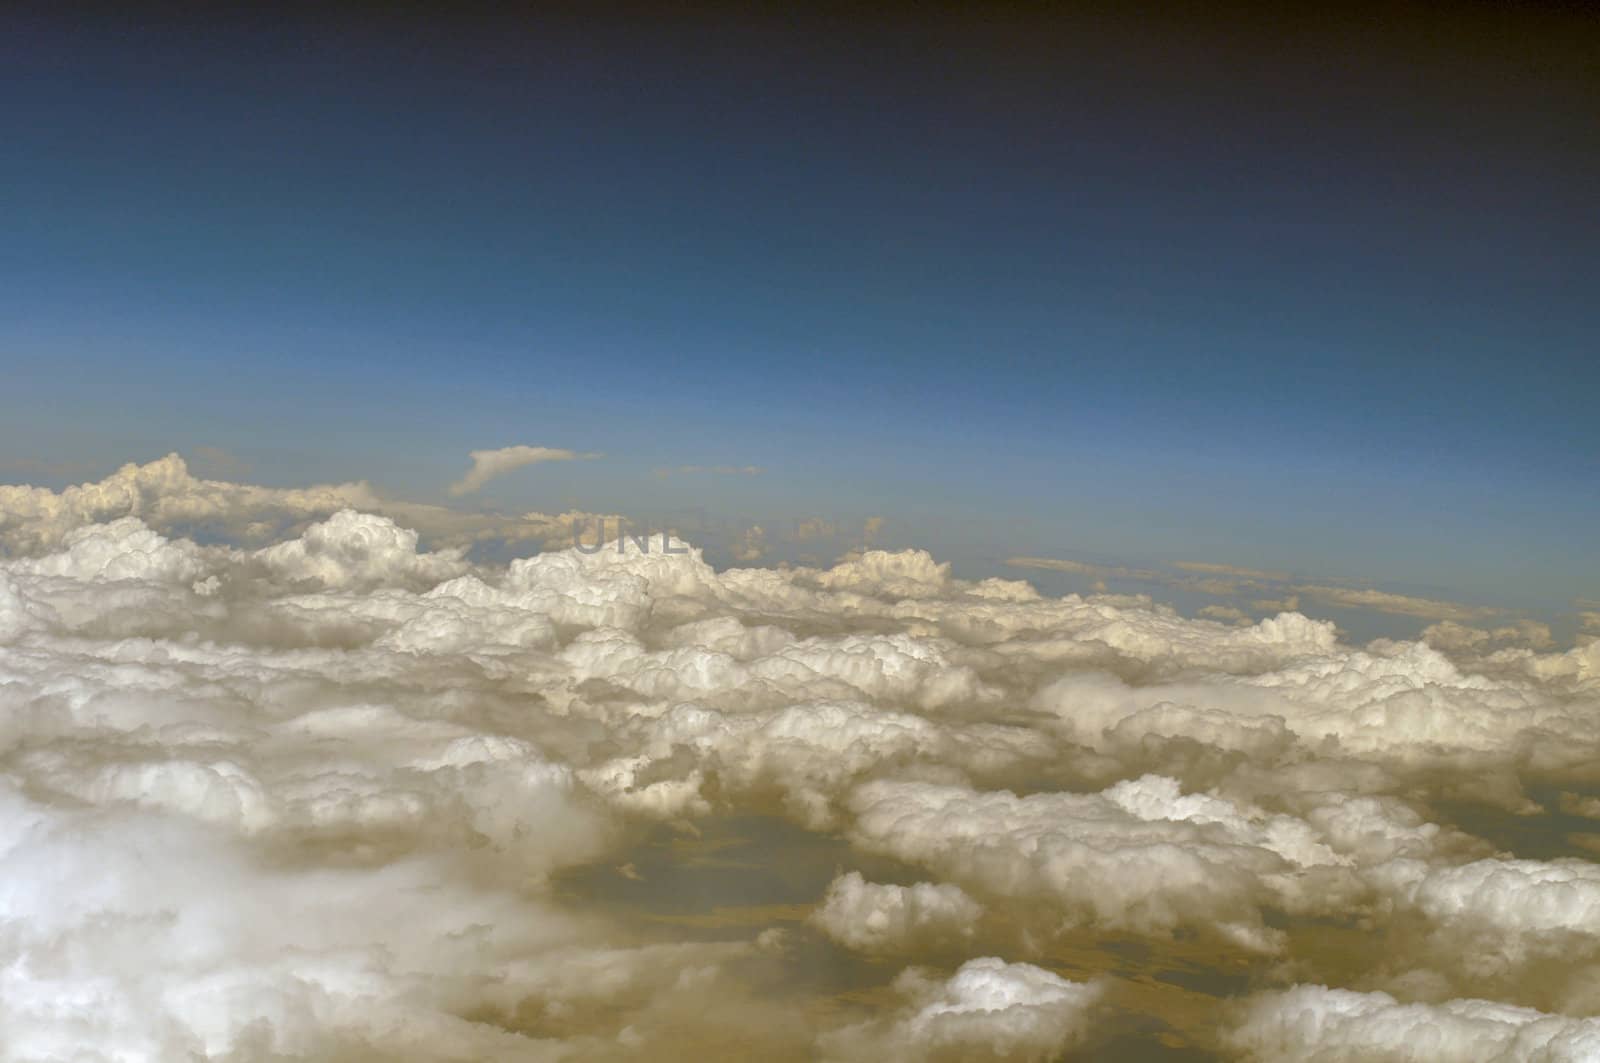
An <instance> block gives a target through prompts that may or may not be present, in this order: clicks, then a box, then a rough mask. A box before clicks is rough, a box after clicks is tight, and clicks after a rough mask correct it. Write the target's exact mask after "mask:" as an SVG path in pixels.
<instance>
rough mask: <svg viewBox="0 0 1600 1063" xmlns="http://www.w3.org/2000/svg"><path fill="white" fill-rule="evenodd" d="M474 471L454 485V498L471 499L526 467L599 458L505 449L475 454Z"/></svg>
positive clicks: (549, 449) (559, 451)
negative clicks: (497, 480)
mask: <svg viewBox="0 0 1600 1063" xmlns="http://www.w3.org/2000/svg"><path fill="white" fill-rule="evenodd" d="M471 457H472V468H470V469H468V470H467V473H466V475H465V476H463V477H461V479H459V480H457V481H456V482H455V483H453V484H451V485H450V493H451V494H452V495H457V496H459V495H470V494H472V493H473V492H474V491H478V490H481V489H482V488H483V485H484V484H486V483H488V482H489V481H490V480H492V479H494V478H495V477H496V476H504V475H505V474H506V473H508V472H511V471H513V470H515V469H520V468H522V467H523V466H525V465H536V464H538V463H539V462H544V461H576V460H578V459H579V458H593V457H597V455H594V454H579V453H577V452H576V451H571V450H562V449H559V448H555V447H529V446H515V447H501V448H500V449H499V450H474V451H473V452H472V454H471Z"/></svg>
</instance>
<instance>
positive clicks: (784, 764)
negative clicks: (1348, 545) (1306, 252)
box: [0, 458, 1600, 1061]
mask: <svg viewBox="0 0 1600 1063" xmlns="http://www.w3.org/2000/svg"><path fill="white" fill-rule="evenodd" d="M486 467H487V466H486ZM475 468H476V466H475ZM486 519H487V518H477V517H472V516H470V515H458V514H452V513H451V512H450V511H448V510H441V509H438V508H437V507H419V506H413V505H410V504H408V503H403V502H397V501H394V500H388V499H384V498H381V497H379V496H377V495H376V494H375V493H374V492H373V491H372V490H371V489H370V488H369V487H367V486H366V485H363V484H351V485H342V486H330V487H318V488H309V489H305V490H280V489H269V488H263V487H256V486H252V485H245V484H236V483H228V482H223V481H208V480H200V479H196V478H194V477H193V476H192V475H190V474H189V472H188V470H187V468H186V467H185V466H184V465H183V463H182V462H181V460H179V459H177V458H168V459H164V460H163V461H160V462H155V463H151V464H149V465H144V466H127V467H125V468H124V469H122V470H120V471H119V472H118V473H117V474H115V475H114V476H113V477H110V478H108V479H107V480H105V481H102V482H100V483H97V484H86V485H83V486H81V487H74V488H68V489H67V490H65V491H61V492H53V491H48V490H44V489H38V488H28V487H8V488H0V543H3V545H4V559H3V560H0V765H3V774H0V864H3V867H0V894H3V897H4V904H3V906H0V1059H3V1060H18V1061H21V1060H106V1061H111V1060H116V1061H125V1060H169V1059H187V1058H196V1059H215V1060H241V1061H243V1060H257V1059H267V1058H307V1059H319V1060H341V1059H351V1060H356V1059H373V1058H387V1059H409V1060H435V1059H437V1060H471V1059H486V1058H490V1059H508V1060H519V1059H527V1060H547V1059H548V1060H579V1059H581V1060H592V1059H600V1060H605V1059H624V1058H628V1059H636V1058H649V1059H680V1058H681V1059H689V1058H694V1059H703V1058H707V1057H710V1058H750V1057H752V1056H764V1057H766V1056H770V1057H771V1058H774V1059H794V1060H806V1059H836V1060H851V1059H867V1058H874V1059H906V1060H912V1059H916V1060H925V1059H952V1060H957V1059H959V1060H967V1059H1040V1060H1043V1059H1055V1058H1060V1057H1061V1056H1062V1054H1063V1053H1066V1052H1070V1051H1077V1052H1081V1053H1083V1054H1084V1055H1085V1056H1086V1057H1087V1058H1127V1057H1128V1056H1131V1055H1136V1054H1137V1052H1139V1051H1154V1050H1155V1046H1165V1047H1166V1048H1176V1049H1187V1050H1192V1051H1194V1052H1198V1053H1201V1054H1205V1055H1210V1056H1211V1057H1213V1058H1242V1059H1260V1060H1268V1059H1271V1060H1278V1059H1283V1060H1289V1059H1296V1060H1300V1059H1328V1060H1344V1059H1352V1060H1353V1059H1395V1060H1411V1059H1418V1060H1420V1059H1430V1060H1431V1059H1494V1060H1581V1059H1592V1058H1595V1052H1596V1047H1595V1046H1596V1037H1597V1036H1600V1035H1597V1034H1596V1032H1595V1026H1594V1024H1595V1022H1596V1019H1595V1018H1594V1016H1596V1015H1597V1014H1600V864H1596V863H1595V862H1594V860H1595V858H1596V856H1597V855H1600V811H1597V810H1600V722H1597V721H1600V642H1596V641H1580V642H1579V644H1578V645H1576V646H1574V647H1572V648H1570V649H1551V648H1550V641H1551V640H1550V637H1549V633H1548V631H1546V632H1542V633H1541V632H1536V631H1528V630H1524V629H1521V628H1517V627H1515V626H1506V627H1502V628H1496V629H1494V630H1491V631H1483V632H1478V633H1477V634H1474V632H1475V631H1476V630H1477V629H1472V628H1468V627H1466V626H1465V625H1464V624H1462V623H1461V622H1459V621H1454V620H1450V621H1444V622H1441V623H1440V624H1438V625H1435V626H1434V627H1433V628H1430V629H1429V635H1428V637H1427V639H1426V640H1425V641H1415V642H1399V641H1388V640H1379V641H1376V642H1373V643H1370V644H1368V645H1365V646H1354V645H1349V644H1346V643H1345V642H1342V641H1341V640H1340V637H1339V635H1338V633H1337V631H1336V629H1335V628H1334V626H1333V625H1332V624H1331V623H1329V622H1327V621H1326V620H1321V619H1316V618H1313V617H1309V616H1306V615H1302V614H1301V613H1298V612H1282V613H1280V614H1276V615H1272V616H1269V617H1265V618H1263V619H1260V620H1258V621H1255V622H1246V623H1244V624H1240V623H1238V622H1237V621H1238V618H1237V617H1227V618H1225V619H1227V620H1228V621H1229V622H1227V623H1223V622H1218V621H1216V620H1212V619H1193V618H1187V617H1184V616H1182V615H1179V614H1178V613H1177V612H1176V611H1175V610H1173V609H1171V608H1169V607H1166V606H1162V605H1159V604H1156V603H1155V602H1153V601H1151V600H1150V599H1149V598H1146V597H1143V596H1118V595H1109V594H1091V595H1066V596H1063V597H1047V596H1043V595H1041V594H1040V593H1038V591H1036V590H1035V589H1034V588H1033V587H1032V586H1030V585H1029V584H1027V583H1024V582H1020V581H1012V580H1002V579H988V580H977V581H974V580H963V579H960V578H958V577H957V576H956V575H954V574H953V572H952V570H951V568H950V566H949V565H948V564H945V563H942V562H940V561H938V560H937V559H935V558H934V557H932V556H930V555H928V554H927V553H925V552H922V551H915V550H911V551H900V552H889V551H882V550H860V551H857V552H855V553H853V554H851V555H850V556H848V557H847V558H845V559H843V560H841V561H840V562H838V563H837V564H834V565H832V566H829V567H802V566H789V567H783V568H757V567H750V568H731V569H725V570H720V571H719V570H717V569H715V568H713V567H712V566H711V565H709V564H707V563H706V561H705V560H704V557H703V556H702V555H701V554H700V552H699V551H698V550H697V549H695V548H694V547H692V546H691V545H690V544H687V543H682V542H678V541H676V540H673V539H670V538H667V539H663V538H662V537H661V536H659V535H657V536H655V537H654V538H653V539H651V540H649V543H648V549H644V548H641V546H640V545H639V544H638V543H637V542H634V541H632V540H619V541H616V542H612V543H609V544H607V545H606V546H605V547H604V548H603V549H600V550H597V551H596V550H591V549H583V550H580V549H574V548H570V547H569V546H566V545H564V544H563V543H562V541H561V539H560V536H559V534H558V531H557V529H556V527H555V521H556V518H541V517H539V516H538V515H536V514H530V515H527V516H525V517H523V518H509V519H499V518H496V519H497V520H501V523H498V524H495V525H492V526H491V525H490V524H487V523H483V521H484V520H486ZM541 521H542V522H543V523H541ZM486 534H496V535H502V536H503V537H504V539H505V540H506V541H510V542H516V543H523V544H527V546H528V549H527V550H525V551H524V556H520V557H516V558H515V559H513V560H510V561H508V562H505V563H495V564H488V563H483V562H479V561H476V560H473V555H472V554H471V553H470V551H469V550H468V547H470V546H471V545H472V544H473V543H474V542H475V541H477V540H478V537H479V536H482V535H486ZM541 546H542V547H544V549H542V550H539V549H537V548H538V547H541ZM1190 567H1191V569H1192V570H1193V571H1194V572H1195V573H1196V574H1197V575H1198V576H1201V577H1204V578H1222V577H1226V578H1255V577H1254V575H1250V574H1244V573H1223V572H1220V571H1218V570H1215V569H1214V568H1213V567H1195V566H1190ZM1309 597H1311V595H1309V594H1308V598H1309Z"/></svg>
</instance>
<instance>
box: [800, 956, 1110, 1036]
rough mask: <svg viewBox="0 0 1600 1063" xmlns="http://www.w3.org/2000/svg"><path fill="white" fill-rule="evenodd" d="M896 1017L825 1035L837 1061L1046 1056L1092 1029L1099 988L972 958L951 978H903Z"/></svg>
mask: <svg viewBox="0 0 1600 1063" xmlns="http://www.w3.org/2000/svg"><path fill="white" fill-rule="evenodd" d="M896 988H897V989H898V990H899V991H900V993H901V994H902V995H903V996H904V997H906V998H907V1004H906V1005H905V1007H904V1008H903V1010H902V1011H901V1012H900V1013H898V1014H897V1015H895V1016H893V1017H892V1018H889V1019H887V1020H880V1021H878V1022H875V1023H867V1024H863V1025H861V1026H855V1027H851V1028H848V1029H845V1030H840V1031H837V1032H835V1033H833V1034H830V1035H828V1036H827V1037H825V1038H823V1040H822V1043H821V1046H820V1047H821V1048H822V1056H823V1058H825V1059H830V1060H906V1061H910V1060H930V1061H931V1060H950V1061H955V1060H983V1059H991V1060H997V1059H1005V1060H1045V1059H1049V1058H1053V1057H1054V1056H1056V1055H1057V1054H1058V1053H1059V1052H1061V1050H1062V1049H1064V1048H1066V1047H1068V1046H1070V1045H1072V1044H1074V1043H1076V1042H1078V1041H1080V1040H1081V1039H1082V1038H1083V1037H1084V1035H1085V1034H1086V1033H1087V1032H1088V1023H1089V1019H1090V1015H1091V1013H1092V1009H1093V1006H1094V1004H1095V1002H1096V1001H1097V1000H1098V999H1099V996H1100V987H1099V986H1096V985H1092V984H1088V985H1086V984H1082V983H1075V982H1069V981H1067V980H1066V979H1064V978H1061V977H1059V976H1058V975H1055V974H1053V973H1051V972H1050V971H1046V970H1043V969H1041V968H1039V967H1035V966H1033V965H1032V964H1027V963H1006V962H1004V961H1003V960H999V959H996V958H994V957H984V958H981V959H975V960H969V961H967V962H966V963H964V964H962V966H961V968H960V969H959V970H958V971H956V973H955V974H953V975H952V976H951V977H950V978H949V979H948V980H946V981H944V982H937V981H933V980H930V979H929V978H928V977H927V976H926V975H925V974H924V973H923V972H921V971H918V970H915V969H913V970H910V971H907V972H906V974H905V975H903V976H901V978H900V979H898V980H897V982H896Z"/></svg>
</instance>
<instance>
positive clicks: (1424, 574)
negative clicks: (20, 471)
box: [0, 12, 1600, 610]
mask: <svg viewBox="0 0 1600 1063" xmlns="http://www.w3.org/2000/svg"><path fill="white" fill-rule="evenodd" d="M8 17H9V18H10V19H11V20H12V21H11V24H9V25H7V26H6V27H5V32H4V33H3V34H0V142H3V143H4V144H5V149H4V151H3V153H0V210H3V212H4V218H5V224H4V229H5V237H4V239H3V240H0V366H3V370H4V378H5V382H6V383H5V387H4V392H3V394H0V458H7V459H10V460H11V461H12V463H13V465H14V466H15V467H17V468H22V467H23V466H24V465H28V464H30V463H31V464H32V466H33V467H53V468H58V469H60V470H62V471H61V474H60V475H59V476H58V477H57V479H58V480H60V481H63V482H64V481H65V480H67V479H72V478H74V477H73V476H71V475H69V474H68V472H67V470H68V469H69V468H70V469H77V468H86V469H90V470H93V472H94V474H96V475H98V474H100V473H103V472H105V471H108V470H109V469H110V468H111V467H114V466H115V465H117V464H119V463H121V462H122V461H125V460H147V459H149V458H152V457H156V456H159V455H160V454H163V453H166V452H167V451H170V450H178V451H180V452H190V451H192V450H193V449H194V448H197V447H201V446H210V447H217V448H221V449H223V450H225V451H227V452H229V453H230V454H233V455H236V456H237V457H238V458H239V459H240V460H241V461H242V462H244V463H246V464H247V465H248V466H249V467H250V469H251V471H252V475H253V476H254V477H255V478H256V479H259V480H262V481H263V482H273V483H285V484H287V483H308V482H313V481H326V480H342V479H353V478H369V479H371V480H373V481H374V482H375V483H377V484H379V485H380V486H381V487H383V488H384V489H386V490H389V491H392V492H394V493H396V494H399V495H404V496H406V497H414V498H425V499H435V498H436V499H442V498H443V493H444V488H445V485H446V484H448V483H449V482H450V481H451V480H453V479H455V478H456V477H457V476H459V475H460V473H461V471H462V469H463V467H464V465H465V461H466V459H465V455H466V452H467V451H469V450H472V449H478V448H485V447H498V446H504V445H509V444H513V443H530V444H535V445H544V446H552V447H570V448H573V449H575V450H582V451H599V452H603V453H604V454H605V455H606V457H605V458H604V459H600V460H596V461H591V462H582V463H572V464H570V465H564V466H559V467H558V466H554V465H549V466H537V467H535V468H533V469H529V470H525V471H523V472H521V473H518V474H516V475H513V476H508V477H506V478H504V479H503V480H500V481H497V482H496V483H495V484H493V485H492V486H491V487H490V488H489V489H488V490H486V491H485V493H484V496H483V499H482V503H483V504H490V505H498V506H504V507H507V508H517V507H521V508H542V509H554V508H558V507H565V506H567V505H575V506H582V507H584V508H589V509H596V510H603V511H617V510H621V511H629V510H630V507H631V508H633V509H642V510H649V509H661V508H664V507H666V506H669V505H673V504H682V503H685V502H692V503H693V504H698V505H704V506H706V507H707V508H709V509H713V510H718V511H723V512H733V513H749V514H761V515H767V514H774V513H784V514H795V515H799V514H805V513H821V514H858V515H860V514H868V513H881V514H883V515H885V516H886V517H888V518H889V520H890V522H891V527H892V529H893V531H894V538H895V539H896V540H897V541H899V542H901V543H907V544H916V545H928V546H931V547H933V548H935V549H936V550H937V549H941V548H943V549H946V550H948V551H950V552H952V553H953V554H954V556H955V559H956V560H957V562H958V564H961V563H970V564H972V565H974V566H978V565H982V564H985V563H992V562H993V561H995V560H996V559H1003V558H1004V557H1006V556H1008V555H1011V554H1019V553H1020V554H1035V555H1040V554H1042V555H1052V556H1054V555H1059V556H1083V555H1088V554H1101V555H1106V556H1116V557H1123V558H1127V559H1131V560H1140V559H1204V560H1212V561H1221V562H1229V563H1233V564H1240V565H1252V566H1258V567H1270V568H1289V569H1293V570H1296V571H1308V572H1320V573H1330V574H1335V575H1342V576H1345V577H1349V578H1352V579H1370V580H1374V581H1386V582H1388V583H1395V584H1406V585H1414V586H1420V587H1431V588H1445V589H1448V590H1450V591H1451V592H1453V593H1456V594H1460V595H1462V596H1465V597H1467V598H1469V599H1482V600H1488V601H1495V602H1503V603H1506V604H1511V605H1515V606H1518V607H1531V608H1541V609H1547V610H1548V609H1559V608H1566V607H1568V606H1569V605H1570V603H1571V600H1572V599H1573V598H1574V597H1575V596H1585V595H1586V596H1589V597H1600V547H1597V545H1596V544H1597V543H1600V536H1596V534H1595V528H1596V526H1597V518H1600V490H1597V487H1600V414H1597V412H1596V396H1600V357H1597V354H1600V352H1597V350H1596V339H1595V337H1596V335H1597V334H1600V299H1596V298H1595V276H1596V265H1597V262H1596V257H1597V256H1596V250H1595V249H1596V248H1597V247H1600V221H1597V208H1596V197H1595V195H1594V189H1595V188H1597V187H1600V165H1597V154H1600V152H1597V149H1596V143H1595V138H1594V136H1593V126H1592V120H1593V102H1594V99H1595V98H1596V96H1595V91H1596V88H1597V86H1596V83H1595V75H1594V74H1593V71H1592V68H1589V67H1587V66H1586V65H1585V64H1584V63H1583V62H1582V53H1581V49H1580V48H1579V47H1578V46H1577V45H1578V42H1574V41H1570V40H1568V41H1567V43H1565V44H1564V43H1563V41H1564V40H1566V37H1565V36H1564V33H1565V28H1566V27H1565V24H1564V23H1562V22H1561V21H1560V19H1559V18H1558V17H1557V16H1540V15H1538V14H1537V13H1530V14H1527V15H1526V16H1525V20H1524V21H1519V22H1517V23H1515V24H1514V25H1511V26H1510V27H1509V28H1508V27H1507V26H1505V25H1501V24H1499V23H1498V22H1496V21H1495V20H1496V19H1497V18H1501V17H1509V16H1496V15H1493V14H1492V13H1488V12H1478V13H1476V14H1474V15H1472V16H1471V17H1470V18H1468V17H1462V18H1460V19H1457V20H1455V21H1454V22H1452V23H1451V25H1450V26H1448V27H1441V26H1440V25H1438V24H1435V23H1432V22H1429V21H1427V20H1426V19H1424V18H1422V17H1421V16H1419V17H1418V19H1417V20H1416V22H1415V24H1414V25H1413V24H1412V23H1409V22H1404V21H1402V22H1401V23H1399V24H1398V25H1389V26H1387V27H1386V28H1385V32H1384V34H1383V35H1382V36H1381V38H1377V37H1374V36H1373V33H1372V32H1370V29H1371V28H1370V27H1369V26H1368V25H1367V24H1366V23H1362V22H1360V21H1359V20H1356V19H1352V21H1351V23H1350V24H1349V25H1339V26H1333V27H1316V29H1317V31H1318V32H1316V33H1312V32H1310V30H1311V27H1306V26H1299V25H1295V24H1293V23H1291V22H1285V23H1281V24H1275V25H1272V26H1265V25H1260V24H1255V23H1249V22H1240V23H1237V24H1235V23H1226V24H1222V25H1219V26H1213V27H1209V28H1207V29H1206V30H1205V31H1204V32H1201V31H1199V30H1198V29H1197V27H1195V26H1193V25H1189V24H1186V23H1184V22H1182V21H1181V20H1177V19H1171V20H1166V21H1157V22H1154V23H1148V24H1140V25H1134V24H1131V23H1125V22H1120V21H1116V20H1111V19H1106V18H1090V17H1089V16H1082V17H1080V18H1071V19H1069V18H1065V17H1063V18H1061V19H1060V20H1058V21H1055V22H1051V23H1048V24H1041V23H1035V24H1022V23H1018V24H1010V23H1008V22H1006V21H1005V20H1002V19H991V20H988V21H984V22H977V21H969V22H963V21H961V20H959V19H954V18H951V19H945V20H940V19H925V20H918V21H912V20H911V19H910V18H909V17H900V16H886V17H884V18H883V19H881V20H879V21H874V22H870V23H867V22H849V23H847V22H836V23H829V22H822V21H818V22H817V23H815V24H803V25H802V24H794V23H787V24H779V23H776V22H773V23H765V22H756V21H749V22H743V23H737V24H735V23H732V22H730V21H728V20H725V19H724V20H708V21H705V22H697V23H689V22H674V23H672V24H661V23H656V24H639V25H634V26H632V27H631V28H627V29H623V28H618V26H619V25H620V23H619V24H607V25H600V24H598V23H595V24H588V25H582V24H577V23H538V22H525V23H516V24H510V23H489V22H465V23H463V24H461V25H460V26H457V27H454V28H452V29H451V30H450V31H449V32H444V31H441V30H440V29H439V27H438V26H436V25H431V24H420V23H413V22H410V21H407V20H405V19H393V20H389V21H385V22H384V23H382V24H363V23H358V22H355V21H353V20H352V19H349V18H331V17H330V18H329V19H327V20H325V21H321V22H312V21H308V22H291V21H288V20H285V21H282V22H276V23H273V24H271V25H267V24H264V23H253V22H238V23H233V24H224V25H213V26H207V27H200V26H198V25H196V24H192V23H179V22H173V23H167V24H149V25H139V26H136V25H133V24H130V23H118V24H113V23H110V22H104V23H93V24H83V23H79V24H76V25H65V24H62V23H55V22H50V21H47V20H43V19H31V20H25V19H23V18H22V17H21V16H8ZM1474 19H1476V20H1477V21H1473V20H1474ZM683 464H695V465H708V466H710V465H758V466H761V467H762V468H763V470H764V472H763V473H762V474H761V475H760V476H737V477H730V476H716V475H712V474H708V475H703V476H696V477H671V478H662V477H659V476H657V475H655V473H654V470H656V469H657V468H660V467H672V466H677V465H683ZM76 478H80V479H81V478H83V477H81V476H80V477H76ZM0 479H33V480H36V481H49V480H50V479H51V477H50V476H49V475H45V476H31V477H24V476H21V475H11V474H9V473H6V471H5V469H3V468H0Z"/></svg>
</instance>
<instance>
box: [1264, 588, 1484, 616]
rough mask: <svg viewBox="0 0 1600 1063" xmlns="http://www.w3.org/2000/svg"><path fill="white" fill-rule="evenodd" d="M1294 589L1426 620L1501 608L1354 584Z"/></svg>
mask: <svg viewBox="0 0 1600 1063" xmlns="http://www.w3.org/2000/svg"><path fill="white" fill-rule="evenodd" d="M1294 589H1295V590H1296V591H1298V592H1299V593H1300V594H1303V595H1305V596H1306V597H1308V598H1315V599H1317V600H1318V601H1323V602H1328V603H1330V604H1332V605H1343V606H1348V607H1350V608H1352V609H1371V610H1373V611H1374V612H1379V613H1394V614H1398V615H1400V616H1419V617H1422V618H1424V619H1427V620H1456V621H1466V620H1481V619H1482V618H1484V617H1486V616H1493V615H1495V614H1496V613H1498V612H1500V610H1498V609H1490V608H1487V607H1485V606H1477V605H1462V604H1460V603H1459V602H1442V601H1438V600H1437V599H1433V598H1414V597H1412V596H1411V595H1409V594H1391V593H1389V592H1388V591H1377V590H1358V589H1356V588H1353V587H1329V586H1325V585H1322V584H1308V585H1304V586H1298V587H1295V588H1294Z"/></svg>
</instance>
